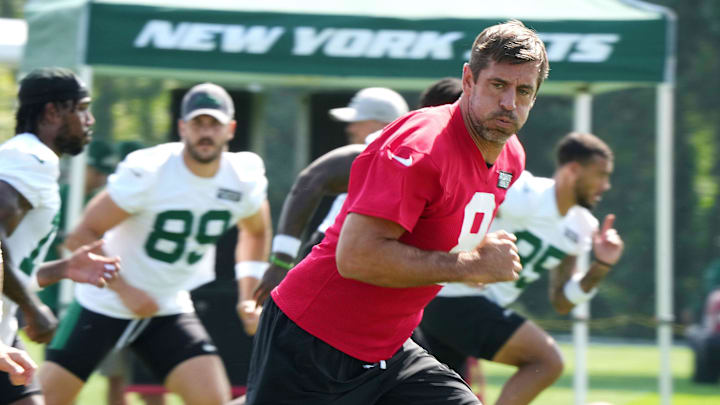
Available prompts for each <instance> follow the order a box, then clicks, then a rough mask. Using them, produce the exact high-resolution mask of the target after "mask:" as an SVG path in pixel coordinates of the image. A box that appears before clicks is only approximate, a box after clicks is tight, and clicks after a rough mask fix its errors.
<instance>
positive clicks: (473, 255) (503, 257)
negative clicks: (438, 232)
mask: <svg viewBox="0 0 720 405" xmlns="http://www.w3.org/2000/svg"><path fill="white" fill-rule="evenodd" d="M516 240H517V238H516V237H515V235H513V234H510V233H507V232H505V231H497V232H491V233H488V234H487V235H485V238H484V239H483V241H482V243H480V245H479V246H478V247H477V249H475V250H474V251H472V252H464V253H461V255H463V256H461V257H464V260H466V261H467V264H468V266H469V274H467V275H466V277H465V282H469V283H476V284H487V283H497V282H501V281H515V280H517V279H518V277H519V276H518V273H519V272H520V271H521V270H522V264H521V263H520V256H518V248H517V246H515V241H516Z"/></svg>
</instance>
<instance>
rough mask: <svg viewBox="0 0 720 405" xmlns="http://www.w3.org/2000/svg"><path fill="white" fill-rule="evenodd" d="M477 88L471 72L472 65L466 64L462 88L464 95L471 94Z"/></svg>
mask: <svg viewBox="0 0 720 405" xmlns="http://www.w3.org/2000/svg"><path fill="white" fill-rule="evenodd" d="M473 86H475V78H473V74H472V70H470V64H468V63H465V64H464V65H463V71H462V88H463V93H465V94H470V89H472V88H473Z"/></svg>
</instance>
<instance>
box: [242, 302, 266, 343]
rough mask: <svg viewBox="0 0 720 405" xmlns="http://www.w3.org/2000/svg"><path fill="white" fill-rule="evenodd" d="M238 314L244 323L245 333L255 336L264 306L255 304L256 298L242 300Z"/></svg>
mask: <svg viewBox="0 0 720 405" xmlns="http://www.w3.org/2000/svg"><path fill="white" fill-rule="evenodd" d="M237 312H238V316H240V320H241V321H242V323H243V328H244V329H245V333H247V334H248V335H249V336H253V335H254V334H255V332H256V331H257V327H258V321H260V312H262V307H261V306H258V305H255V301H254V300H242V301H240V302H238V304H237Z"/></svg>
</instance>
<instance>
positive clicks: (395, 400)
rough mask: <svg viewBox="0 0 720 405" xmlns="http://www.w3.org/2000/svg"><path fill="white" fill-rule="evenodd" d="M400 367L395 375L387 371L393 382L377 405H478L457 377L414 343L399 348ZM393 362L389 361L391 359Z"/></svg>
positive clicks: (386, 383)
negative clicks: (400, 354) (400, 356)
mask: <svg viewBox="0 0 720 405" xmlns="http://www.w3.org/2000/svg"><path fill="white" fill-rule="evenodd" d="M402 352H403V354H402V356H403V357H402V359H401V363H402V367H401V369H400V371H399V372H395V370H394V369H395V367H396V366H394V365H391V366H389V367H388V370H387V372H388V373H390V374H391V375H392V377H393V379H394V380H395V381H388V380H389V378H388V377H385V380H386V382H385V384H384V385H385V386H387V385H388V384H392V388H390V389H388V390H387V391H386V392H385V393H383V394H382V396H381V398H380V399H379V400H378V401H377V402H375V404H376V405H403V404H413V405H437V404H448V405H478V404H480V401H479V400H478V398H477V396H476V395H475V394H473V392H472V390H471V389H470V387H468V385H467V384H466V383H465V381H463V379H462V378H461V377H460V375H459V374H458V373H456V372H455V371H453V370H451V369H450V368H448V367H447V366H446V365H444V364H442V363H440V362H439V361H438V360H437V359H435V358H434V357H433V356H431V355H430V354H428V353H427V352H426V351H425V350H423V349H421V348H420V347H419V346H418V345H417V344H415V343H414V342H411V341H408V342H406V343H405V344H404V345H403V348H402ZM391 361H392V359H391Z"/></svg>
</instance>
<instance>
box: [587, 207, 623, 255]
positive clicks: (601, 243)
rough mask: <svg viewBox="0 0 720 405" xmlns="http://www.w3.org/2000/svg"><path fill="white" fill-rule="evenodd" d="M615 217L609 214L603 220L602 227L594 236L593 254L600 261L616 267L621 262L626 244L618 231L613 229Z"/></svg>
mask: <svg viewBox="0 0 720 405" xmlns="http://www.w3.org/2000/svg"><path fill="white" fill-rule="evenodd" d="M614 222H615V215H613V214H608V215H607V216H606V217H605V220H603V224H602V227H601V228H600V230H599V231H596V232H595V234H594V235H593V254H594V255H595V257H596V258H597V259H598V260H601V261H603V262H605V263H607V264H609V265H614V264H615V263H617V262H618V260H620V256H622V252H623V249H624V248H625V243H624V242H623V240H622V238H620V235H618V233H617V230H616V229H615V228H613V227H612V226H613V223H614Z"/></svg>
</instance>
